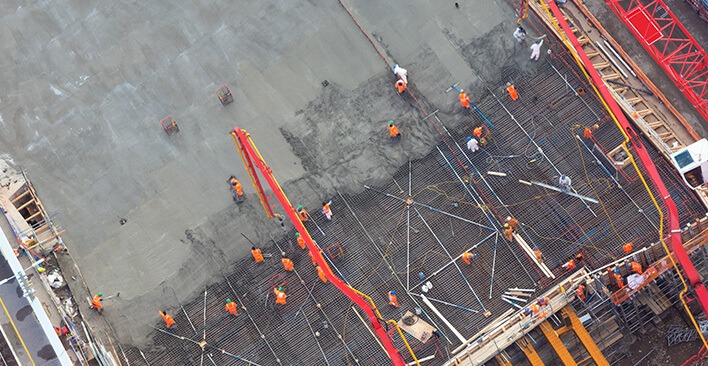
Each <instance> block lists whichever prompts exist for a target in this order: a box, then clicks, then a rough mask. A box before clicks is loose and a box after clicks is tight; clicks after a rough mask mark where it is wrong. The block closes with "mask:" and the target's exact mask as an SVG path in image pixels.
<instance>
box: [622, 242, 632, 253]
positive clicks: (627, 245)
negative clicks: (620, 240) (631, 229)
mask: <svg viewBox="0 0 708 366" xmlns="http://www.w3.org/2000/svg"><path fill="white" fill-rule="evenodd" d="M633 248H634V243H632V242H631V241H630V242H627V243H625V244H624V245H623V246H622V250H624V252H625V253H627V254H629V253H631V252H632V249H633Z"/></svg>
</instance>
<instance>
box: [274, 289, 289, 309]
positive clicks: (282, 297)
mask: <svg viewBox="0 0 708 366" xmlns="http://www.w3.org/2000/svg"><path fill="white" fill-rule="evenodd" d="M273 293H274V294H275V303H276V304H278V305H285V304H287V299H288V295H286V294H285V291H283V287H282V286H281V287H277V288H274V289H273Z"/></svg>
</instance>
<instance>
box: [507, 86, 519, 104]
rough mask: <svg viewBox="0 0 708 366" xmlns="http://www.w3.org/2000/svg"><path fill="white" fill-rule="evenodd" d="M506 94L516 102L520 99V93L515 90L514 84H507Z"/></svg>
mask: <svg viewBox="0 0 708 366" xmlns="http://www.w3.org/2000/svg"><path fill="white" fill-rule="evenodd" d="M506 92H507V93H509V96H510V97H511V100H514V101H516V100H517V99H519V93H518V92H517V91H516V88H514V84H512V83H506Z"/></svg>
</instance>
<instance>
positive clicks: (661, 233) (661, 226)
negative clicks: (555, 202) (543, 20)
mask: <svg viewBox="0 0 708 366" xmlns="http://www.w3.org/2000/svg"><path fill="white" fill-rule="evenodd" d="M539 3H540V4H541V6H542V7H543V9H544V10H545V11H546V13H548V17H549V19H551V22H552V23H553V26H554V27H555V28H556V29H557V30H558V34H559V35H560V36H561V38H562V41H563V44H565V46H566V47H567V48H568V49H569V50H570V51H571V52H570V54H571V55H572V56H573V59H574V60H575V62H576V63H577V64H578V66H580V70H581V71H582V72H583V75H585V78H587V79H588V80H589V81H590V86H591V87H592V89H593V90H594V91H595V94H597V96H598V97H599V99H600V102H601V103H602V106H603V107H605V110H606V111H607V113H608V114H609V115H610V117H612V121H614V122H615V125H616V126H617V129H619V130H620V132H622V136H624V141H623V142H622V148H623V149H624V151H625V152H626V153H627V156H628V157H629V161H631V162H632V166H633V167H634V170H636V171H637V175H638V176H639V179H641V181H642V184H643V185H644V188H645V189H646V191H647V193H649V197H650V198H651V201H652V202H653V203H654V207H656V210H657V211H658V212H659V220H660V221H659V241H660V242H661V245H662V247H663V248H664V251H665V252H666V254H667V255H668V257H669V259H671V265H672V266H673V267H674V269H675V270H676V273H677V274H678V276H679V278H680V279H681V283H682V284H683V290H682V291H681V292H680V293H679V298H680V299H681V304H683V307H684V309H685V310H686V313H687V314H688V316H689V318H691V323H693V327H694V328H696V330H697V331H698V336H699V337H701V341H702V342H703V345H704V346H705V347H706V348H708V342H706V339H705V337H704V336H703V333H702V332H701V329H700V327H699V326H698V322H696V319H695V318H694V317H693V314H691V310H690V309H689V308H688V304H687V303H686V299H685V296H686V292H688V284H687V283H686V280H685V279H684V278H683V275H682V274H681V270H680V269H679V268H678V265H677V264H676V261H675V260H674V257H673V255H671V251H670V250H669V247H668V245H666V240H664V212H663V211H662V210H661V207H660V206H659V203H658V202H657V200H656V197H654V194H653V193H652V192H651V189H649V185H647V181H646V180H645V179H644V175H642V172H641V171H640V170H639V167H638V166H637V163H636V161H634V156H632V154H631V153H630V152H629V148H628V147H627V143H628V142H629V136H628V135H627V133H626V132H625V131H624V129H623V128H622V125H621V124H620V123H619V121H618V120H617V117H616V116H615V115H614V113H612V110H610V107H609V106H608V105H607V103H606V102H605V100H604V99H603V98H602V95H601V94H600V92H599V91H598V90H597V87H596V86H595V84H594V83H593V82H592V78H591V77H590V75H588V73H587V71H586V70H585V66H584V65H583V63H582V62H581V61H580V60H579V59H578V56H577V55H576V54H575V52H574V51H575V48H574V47H573V45H572V44H569V41H568V39H567V38H566V37H565V34H564V32H563V30H562V29H561V28H560V25H559V24H558V22H557V20H555V17H553V14H551V11H550V9H548V7H547V6H546V3H545V2H544V1H539Z"/></svg>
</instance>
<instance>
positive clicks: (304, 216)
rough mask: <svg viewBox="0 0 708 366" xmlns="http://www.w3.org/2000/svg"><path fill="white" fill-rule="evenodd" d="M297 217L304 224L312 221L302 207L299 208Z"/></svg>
mask: <svg viewBox="0 0 708 366" xmlns="http://www.w3.org/2000/svg"><path fill="white" fill-rule="evenodd" d="M297 217H298V218H299V219H300V221H302V222H305V221H307V220H309V219H310V215H308V214H307V211H305V209H304V208H303V207H302V206H297Z"/></svg>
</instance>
